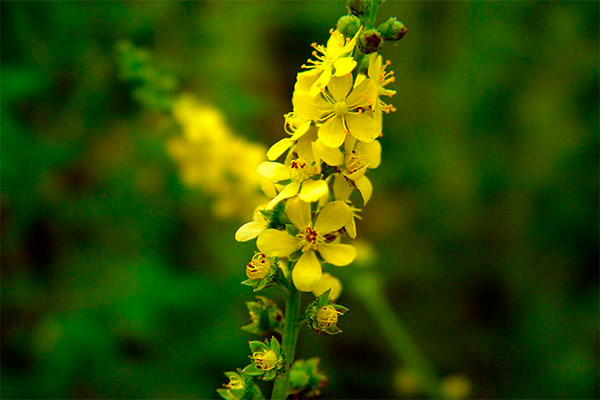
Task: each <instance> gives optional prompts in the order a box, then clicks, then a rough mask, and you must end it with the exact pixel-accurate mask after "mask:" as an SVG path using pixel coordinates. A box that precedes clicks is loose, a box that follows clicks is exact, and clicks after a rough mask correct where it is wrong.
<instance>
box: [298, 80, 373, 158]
mask: <svg viewBox="0 0 600 400" xmlns="http://www.w3.org/2000/svg"><path fill="white" fill-rule="evenodd" d="M376 97H377V87H376V86H375V82H374V81H373V80H372V79H370V78H367V79H364V80H363V81H362V82H361V83H360V84H359V85H358V86H356V87H355V88H354V89H352V76H351V75H345V76H342V77H339V78H332V79H331V81H330V82H329V85H327V90H324V89H323V90H322V91H321V95H320V96H318V97H312V96H310V95H300V96H297V97H295V98H294V112H295V113H296V115H298V116H299V117H300V118H303V119H311V120H313V121H314V122H316V123H318V124H319V132H318V135H319V140H320V141H321V142H322V143H323V144H324V145H325V146H328V147H339V146H341V145H342V143H344V140H345V139H346V135H348V134H351V135H352V136H354V137H355V138H356V139H358V140H360V141H363V142H367V143H370V142H372V141H373V140H375V139H376V138H377V137H378V136H379V135H380V133H381V126H380V125H379V124H378V123H377V122H376V121H375V119H374V117H373V111H372V109H371V107H372V105H373V102H374V101H375V100H376Z"/></svg>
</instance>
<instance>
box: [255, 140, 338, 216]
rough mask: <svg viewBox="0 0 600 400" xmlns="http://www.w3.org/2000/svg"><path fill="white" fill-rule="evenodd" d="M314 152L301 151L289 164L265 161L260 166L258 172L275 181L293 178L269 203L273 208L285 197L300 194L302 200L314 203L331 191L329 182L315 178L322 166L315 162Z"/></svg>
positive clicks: (269, 206) (268, 207) (268, 206)
mask: <svg viewBox="0 0 600 400" xmlns="http://www.w3.org/2000/svg"><path fill="white" fill-rule="evenodd" d="M311 153H312V152H303V151H300V155H299V156H298V157H296V158H293V159H291V160H290V161H289V165H284V164H281V163H277V162H271V161H265V162H263V163H261V164H260V165H259V166H258V169H257V170H258V173H259V174H260V175H262V176H264V177H265V178H268V179H271V180H272V181H273V182H282V181H288V180H291V182H290V183H288V184H287V185H286V186H285V187H284V188H283V189H282V190H281V191H280V192H279V194H278V195H277V196H275V197H274V198H273V199H272V200H271V201H270V202H269V204H268V205H267V209H271V208H273V207H275V205H277V203H279V202H280V201H282V200H284V199H289V198H290V197H294V196H296V195H298V196H299V197H300V198H301V199H302V200H304V201H306V202H309V203H312V202H315V201H318V200H319V199H320V198H321V197H323V196H326V195H327V193H329V186H327V182H325V181H324V180H322V179H318V180H314V179H312V178H313V177H314V176H316V175H318V174H319V173H320V172H321V171H320V167H319V166H317V165H316V164H315V163H314V162H313V160H312V159H313V156H312V154H311Z"/></svg>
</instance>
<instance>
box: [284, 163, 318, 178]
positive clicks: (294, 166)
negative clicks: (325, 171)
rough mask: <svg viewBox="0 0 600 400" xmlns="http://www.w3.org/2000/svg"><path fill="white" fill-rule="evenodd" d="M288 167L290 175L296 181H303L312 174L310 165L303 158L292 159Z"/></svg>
mask: <svg viewBox="0 0 600 400" xmlns="http://www.w3.org/2000/svg"><path fill="white" fill-rule="evenodd" d="M288 169H289V171H290V177H291V178H292V179H293V180H295V181H298V182H304V181H305V180H307V179H309V178H310V177H311V176H313V171H312V166H311V165H310V163H309V162H308V161H306V160H305V159H304V158H296V159H295V160H292V162H291V163H290V166H289V167H288Z"/></svg>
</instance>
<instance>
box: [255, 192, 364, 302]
mask: <svg viewBox="0 0 600 400" xmlns="http://www.w3.org/2000/svg"><path fill="white" fill-rule="evenodd" d="M286 214H287V216H288V218H289V219H290V221H291V222H292V224H294V226H295V227H296V228H297V229H298V233H297V234H296V235H295V236H293V235H291V234H290V233H288V232H286V231H282V230H278V229H267V230H265V231H263V232H262V233H261V234H260V235H259V236H258V239H257V241H256V245H257V247H258V249H259V250H260V251H261V252H262V253H264V254H266V255H267V256H269V257H289V256H290V254H292V253H294V252H296V251H298V250H301V251H302V255H301V256H300V258H299V259H298V261H297V262H296V265H295V266H294V269H293V271H292V280H293V282H294V285H295V286H296V288H297V289H298V290H300V291H303V292H310V291H311V290H314V289H315V288H316V287H317V285H318V284H319V282H320V280H321V276H322V269H321V262H320V261H319V258H318V257H317V253H318V254H319V255H320V256H321V257H322V258H323V259H324V260H325V261H326V262H328V263H330V264H333V265H337V266H344V265H348V264H350V263H351V262H352V261H353V260H354V258H355V257H356V249H355V248H354V247H353V246H351V245H349V244H342V243H339V242H337V241H336V239H337V238H338V234H337V231H338V230H339V229H341V228H342V227H343V226H344V225H346V224H347V223H348V220H349V219H350V218H351V215H352V211H351V209H350V207H349V206H348V204H346V203H345V202H343V201H334V202H331V203H328V204H327V205H326V206H325V207H323V209H322V210H321V211H320V212H319V213H318V215H317V217H316V220H315V222H314V224H313V221H312V218H311V211H310V204H308V203H306V202H304V201H302V200H300V199H299V198H295V199H291V200H288V201H287V204H286Z"/></svg>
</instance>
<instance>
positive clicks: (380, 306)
mask: <svg viewBox="0 0 600 400" xmlns="http://www.w3.org/2000/svg"><path fill="white" fill-rule="evenodd" d="M352 284H353V285H352V286H353V289H354V293H355V294H357V295H358V296H359V297H360V299H361V300H362V302H363V304H364V305H365V306H366V307H367V308H368V310H369V312H370V313H371V315H373V317H374V319H375V322H376V323H377V324H378V325H379V326H380V328H381V331H382V332H383V334H384V336H385V337H386V339H387V341H388V344H389V345H390V346H391V348H392V349H393V351H394V352H395V353H396V355H397V357H398V358H400V359H401V360H402V361H403V362H404V363H405V364H406V366H407V367H408V368H410V369H412V370H413V371H414V372H416V373H417V374H418V379H419V384H420V389H421V390H423V392H424V393H425V394H426V395H427V396H429V397H431V398H439V397H440V392H439V387H440V379H439V377H438V375H437V373H436V372H435V369H434V368H433V366H432V365H431V364H430V363H429V361H428V360H427V359H426V358H425V357H424V356H423V355H422V354H421V352H420V351H419V348H418V347H417V345H416V343H415V341H414V340H413V338H412V337H411V336H410V334H409V333H408V331H407V329H406V328H405V326H404V324H403V323H402V321H401V320H400V318H399V317H398V316H397V315H396V313H395V312H394V310H393V309H392V307H391V306H390V304H389V302H388V301H387V299H386V298H385V297H384V295H383V284H382V282H381V280H380V279H379V278H378V277H376V276H375V275H374V274H373V273H371V272H365V273H363V274H360V275H358V276H356V277H355V278H354V280H353V282H352Z"/></svg>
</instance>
